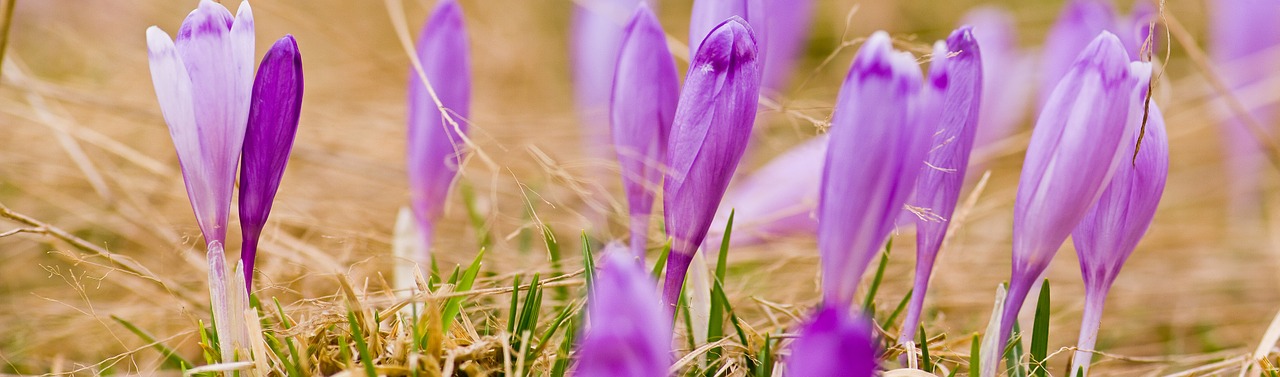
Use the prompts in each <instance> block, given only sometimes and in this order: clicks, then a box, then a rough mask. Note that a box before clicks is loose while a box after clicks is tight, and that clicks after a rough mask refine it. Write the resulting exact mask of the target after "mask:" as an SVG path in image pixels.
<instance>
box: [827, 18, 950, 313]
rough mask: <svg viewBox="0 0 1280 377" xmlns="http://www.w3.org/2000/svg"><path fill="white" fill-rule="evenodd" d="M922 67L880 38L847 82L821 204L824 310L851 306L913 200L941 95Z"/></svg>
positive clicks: (867, 49) (873, 37) (865, 48)
mask: <svg viewBox="0 0 1280 377" xmlns="http://www.w3.org/2000/svg"><path fill="white" fill-rule="evenodd" d="M921 81H922V78H921V75H920V67H919V66H918V65H917V64H916V61H915V58H914V57H912V56H911V54H910V53H906V52H899V51H894V50H893V46H892V42H890V40H889V35H888V34H886V33H885V32H876V33H875V34H872V35H871V38H869V39H868V40H867V42H866V43H865V44H863V46H862V49H861V50H860V51H859V52H858V56H857V57H856V58H854V61H853V67H852V68H850V69H849V74H848V76H847V77H846V78H845V81H844V86H843V87H841V89H840V95H839V97H838V98H837V99H836V109H835V113H834V114H833V115H832V118H831V131H830V135H831V141H830V145H829V146H828V148H827V157H826V163H825V167H824V170H823V174H822V185H821V186H822V191H821V194H820V196H819V202H818V250H819V251H820V253H821V254H822V291H823V300H824V302H825V303H826V305H832V306H847V305H850V303H851V302H852V301H853V296H854V292H855V291H856V289H857V286H858V282H859V281H861V279H862V274H863V272H864V271H865V270H866V268H867V264H868V263H870V261H871V258H872V257H874V256H875V254H876V251H877V250H879V249H880V247H881V246H883V243H884V241H885V239H886V238H887V237H888V236H889V232H890V231H891V230H893V227H894V224H895V222H896V221H897V220H898V218H899V215H900V214H902V213H903V210H902V209H903V204H904V203H905V202H906V200H907V198H908V197H909V196H910V195H911V192H912V189H913V188H914V185H915V181H916V177H917V176H918V175H919V173H920V168H921V166H922V165H923V162H924V156H925V152H927V151H928V148H929V140H930V138H931V137H932V135H933V130H935V129H936V128H937V114H938V99H937V98H936V97H937V96H938V93H935V91H936V88H935V85H938V84H941V85H945V84H946V83H945V82H938V81H934V80H930V82H929V85H928V86H929V88H928V89H927V90H923V91H922V90H921Z"/></svg>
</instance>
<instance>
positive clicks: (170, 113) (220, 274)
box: [147, 0, 254, 361]
mask: <svg viewBox="0 0 1280 377" xmlns="http://www.w3.org/2000/svg"><path fill="white" fill-rule="evenodd" d="M253 54H254V30H253V11H252V10H251V9H250V7H249V3H248V2H247V1H246V2H242V3H241V4H240V7H239V8H238V11H237V13H236V16H235V17H232V16H231V12H230V11H228V10H227V8H225V7H223V6H222V5H219V4H216V3H214V2H212V1H209V0H203V1H201V2H200V5H199V6H198V7H197V8H196V9H195V10H194V11H192V12H191V13H190V14H188V15H187V18H186V19H185V20H183V21H182V27H181V28H180V29H178V38H177V40H176V41H175V40H172V39H170V38H169V35H168V34H167V33H165V32H164V31H162V30H160V28H158V27H155V26H152V27H150V28H147V55H148V58H149V60H150V63H151V81H152V83H153V84H154V85H155V89H156V97H157V99H159V102H160V112H161V114H162V115H163V116H164V120H165V123H166V124H168V125H169V136H170V137H172V138H173V146H174V149H175V150H177V152H178V162H179V164H180V165H181V166H182V178H183V182H184V183H185V184H186V187H187V198H188V199H190V201H191V208H192V210H193V211H194V212H195V215H196V221H197V222H198V223H199V224H200V232H201V233H202V234H203V235H204V239H205V243H206V253H205V257H206V258H207V261H208V263H209V296H210V301H211V306H212V307H213V310H212V311H213V315H214V321H215V322H216V323H217V324H218V339H219V342H220V343H221V346H220V348H221V350H222V359H223V360H224V361H231V360H232V359H233V358H234V356H235V352H236V349H237V348H243V347H246V346H247V345H248V343H247V337H248V335H247V330H246V328H245V327H244V320H243V317H241V316H240V315H239V314H240V313H243V310H242V309H243V308H244V307H245V305H244V304H245V302H246V301H247V300H248V297H247V294H246V293H245V290H244V289H233V288H236V287H240V288H243V287H244V284H238V282H236V281H229V279H228V278H227V275H228V274H229V273H234V272H230V271H228V269H227V265H226V259H225V252H224V250H223V245H224V244H226V238H227V218H228V216H229V213H230V212H231V193H232V186H233V184H234V181H235V177H236V168H237V167H238V162H239V159H240V151H241V146H242V144H243V143H244V134H245V127H246V122H247V120H248V117H249V99H250V95H251V93H252V88H253ZM241 268H243V266H241ZM229 290H230V291H231V292H228V291H229Z"/></svg>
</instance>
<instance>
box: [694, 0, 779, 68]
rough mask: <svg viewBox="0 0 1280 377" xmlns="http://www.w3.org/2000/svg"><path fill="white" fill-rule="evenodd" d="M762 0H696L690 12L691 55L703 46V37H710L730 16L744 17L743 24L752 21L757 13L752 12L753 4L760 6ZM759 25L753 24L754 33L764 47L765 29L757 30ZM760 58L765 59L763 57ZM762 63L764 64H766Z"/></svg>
mask: <svg viewBox="0 0 1280 377" xmlns="http://www.w3.org/2000/svg"><path fill="white" fill-rule="evenodd" d="M760 1H765V0H694V1H693V10H692V11H690V14H689V56H690V57H692V56H694V55H697V53H698V47H699V46H702V41H703V39H706V38H708V37H709V36H710V35H709V34H710V33H711V31H712V30H715V28H717V27H719V25H720V24H721V23H724V21H725V20H728V19H729V18H730V17H738V18H740V19H742V20H743V21H742V23H743V24H746V23H747V22H752V21H753V20H754V17H755V15H753V14H751V13H752V12H751V10H752V9H753V8H752V6H756V7H758V6H759V4H760ZM757 9H758V8H757ZM758 26H759V25H753V26H752V30H753V33H754V34H753V35H755V38H754V39H755V40H756V46H757V47H764V42H763V39H764V37H765V35H763V32H764V29H759V30H756V27H758ZM758 49H759V50H760V53H759V55H761V56H763V55H764V53H765V50H764V49H763V48H758ZM759 60H762V61H763V59H759ZM761 65H762V66H763V65H764V64H761Z"/></svg>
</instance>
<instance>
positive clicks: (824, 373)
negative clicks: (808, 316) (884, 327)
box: [787, 305, 879, 377]
mask: <svg viewBox="0 0 1280 377" xmlns="http://www.w3.org/2000/svg"><path fill="white" fill-rule="evenodd" d="M841 307H842V306H833V305H825V306H823V307H822V308H821V309H818V312H817V313H815V314H814V315H813V319H812V320H811V321H810V322H809V323H807V324H805V325H804V328H803V329H801V330H800V337H799V338H796V340H795V342H793V343H791V356H788V357H787V375H788V376H804V377H828V376H829V377H871V376H874V375H875V371H876V359H877V357H878V356H877V353H879V350H877V347H876V340H875V338H874V337H873V333H872V327H871V323H870V322H869V321H867V320H866V319H865V318H858V317H855V316H853V315H850V313H848V312H847V311H845V310H844V309H841Z"/></svg>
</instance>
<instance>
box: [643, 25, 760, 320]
mask: <svg viewBox="0 0 1280 377" xmlns="http://www.w3.org/2000/svg"><path fill="white" fill-rule="evenodd" d="M684 85H685V87H684V89H683V90H682V91H681V92H680V101H679V103H678V104H677V105H676V117H675V121H674V122H673V123H672V128H671V140H670V145H669V147H668V148H667V157H666V161H667V164H666V166H667V168H668V170H667V171H666V179H665V181H664V182H663V198H662V207H663V215H664V216H665V220H666V226H667V232H668V235H670V236H671V237H672V238H673V240H672V245H671V254H670V255H669V256H668V258H667V277H666V283H665V285H664V287H663V292H662V294H663V296H662V297H663V299H664V301H663V302H664V303H666V304H667V305H674V304H675V303H676V299H677V298H678V297H679V295H680V288H681V287H682V286H683V284H684V277H685V272H687V271H688V270H689V263H690V262H691V261H692V260H693V255H694V253H696V252H697V251H698V246H699V245H701V244H702V241H703V239H704V238H705V237H706V235H707V227H708V226H710V225H711V220H712V218H713V217H714V216H715V214H716V207H718V206H719V205H720V199H721V198H722V197H723V196H724V191H725V188H726V187H728V186H729V178H731V177H732V176H733V172H734V171H735V170H736V169H737V168H738V161H739V160H741V159H742V154H743V152H745V151H746V148H747V139H748V138H750V137H751V127H752V123H754V122H755V118H756V105H757V103H758V100H759V97H760V63H759V60H758V59H757V50H756V43H755V35H754V34H753V33H752V31H751V27H750V26H748V25H747V23H746V21H743V20H742V19H741V18H738V17H733V18H730V19H728V20H726V21H725V22H723V23H721V24H720V26H717V27H716V28H715V29H714V30H712V31H711V33H710V34H709V35H707V39H706V40H705V41H703V43H702V47H701V48H699V49H698V53H697V54H694V56H693V60H692V63H690V64H689V73H688V75H687V76H686V77H685V80H684ZM671 309H673V308H671Z"/></svg>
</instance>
